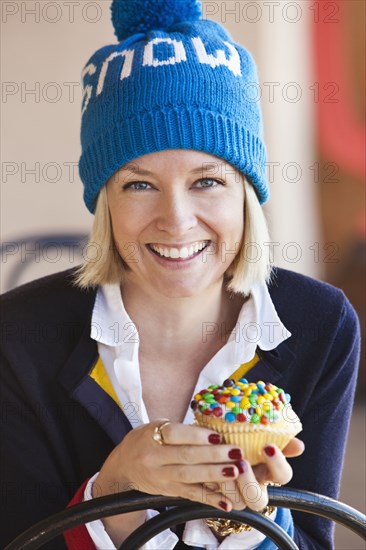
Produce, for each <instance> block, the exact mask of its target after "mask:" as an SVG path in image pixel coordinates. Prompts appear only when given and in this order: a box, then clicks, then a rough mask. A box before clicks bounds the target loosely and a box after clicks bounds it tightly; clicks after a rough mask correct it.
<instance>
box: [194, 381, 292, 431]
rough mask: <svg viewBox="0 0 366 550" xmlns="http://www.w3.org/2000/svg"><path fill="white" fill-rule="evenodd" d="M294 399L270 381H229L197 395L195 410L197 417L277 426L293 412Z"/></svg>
mask: <svg viewBox="0 0 366 550" xmlns="http://www.w3.org/2000/svg"><path fill="white" fill-rule="evenodd" d="M290 401H291V396H290V395H289V394H288V393H285V391H284V390H283V389H282V388H278V387H277V386H275V385H274V384H271V383H269V382H262V381H261V380H260V381H259V382H257V383H254V382H248V380H247V379H246V378H240V379H239V380H238V381H236V380H234V379H232V378H228V379H227V380H225V381H224V383H223V385H221V386H219V385H216V384H215V385H211V386H208V387H207V388H204V389H202V390H201V391H200V392H199V393H197V394H196V395H195V396H194V399H193V401H192V402H191V408H192V410H193V411H194V412H195V414H196V415H197V413H202V414H203V415H205V416H206V417H215V418H217V419H221V420H224V421H225V422H229V423H238V422H239V423H248V424H252V425H273V427H274V426H275V425H276V424H278V423H280V422H281V421H283V418H284V416H286V414H287V412H290V411H289V409H291V405H290Z"/></svg>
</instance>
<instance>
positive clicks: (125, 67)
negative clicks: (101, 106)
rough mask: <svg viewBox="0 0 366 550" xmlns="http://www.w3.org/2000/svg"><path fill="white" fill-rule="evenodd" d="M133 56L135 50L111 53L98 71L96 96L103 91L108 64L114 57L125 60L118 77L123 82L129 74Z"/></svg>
mask: <svg viewBox="0 0 366 550" xmlns="http://www.w3.org/2000/svg"><path fill="white" fill-rule="evenodd" d="M134 55H135V50H123V52H113V53H112V54H111V55H110V56H109V57H107V59H106V60H105V61H104V63H103V65H102V69H101V71H100V75H99V80H98V86H97V95H99V94H100V93H102V91H103V86H104V80H105V77H106V74H107V70H108V65H109V63H110V62H111V61H112V60H113V59H115V58H116V57H124V58H125V62H124V63H123V67H122V71H121V77H120V79H121V80H123V79H124V78H127V77H129V76H130V74H131V71H132V62H133V57H134Z"/></svg>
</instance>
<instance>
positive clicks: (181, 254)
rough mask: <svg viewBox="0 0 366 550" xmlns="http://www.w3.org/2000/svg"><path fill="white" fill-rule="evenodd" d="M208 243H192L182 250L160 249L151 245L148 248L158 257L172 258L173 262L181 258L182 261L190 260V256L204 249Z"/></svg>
mask: <svg viewBox="0 0 366 550" xmlns="http://www.w3.org/2000/svg"><path fill="white" fill-rule="evenodd" d="M207 242H208V241H204V242H200V243H194V244H192V245H191V246H190V247H189V248H188V247H186V246H183V247H182V248H180V249H178V248H175V247H174V248H162V247H161V246H159V245H153V244H151V245H150V247H151V248H152V249H153V250H154V251H155V252H157V253H158V254H159V255H160V256H164V257H165V258H172V259H174V260H176V259H178V258H182V259H183V260H185V259H187V258H190V257H191V256H194V255H195V254H197V252H199V251H200V250H202V249H203V248H205V246H206V245H207Z"/></svg>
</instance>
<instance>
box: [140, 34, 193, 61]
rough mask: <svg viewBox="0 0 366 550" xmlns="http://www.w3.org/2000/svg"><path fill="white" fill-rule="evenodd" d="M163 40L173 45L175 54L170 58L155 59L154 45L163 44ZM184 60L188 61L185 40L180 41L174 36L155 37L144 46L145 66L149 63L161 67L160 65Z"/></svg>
mask: <svg viewBox="0 0 366 550" xmlns="http://www.w3.org/2000/svg"><path fill="white" fill-rule="evenodd" d="M162 42H165V43H166V44H171V45H172V46H173V48H174V55H172V56H171V57H169V58H168V59H163V60H160V59H154V45H155V44H161V43H162ZM182 61H187V56H186V50H185V49H184V46H183V42H181V41H180V40H179V41H178V40H174V39H172V38H154V39H153V40H150V42H148V43H147V44H146V46H145V48H144V59H143V63H142V64H143V65H144V66H145V65H148V66H149V67H159V65H175V64H176V63H181V62H182Z"/></svg>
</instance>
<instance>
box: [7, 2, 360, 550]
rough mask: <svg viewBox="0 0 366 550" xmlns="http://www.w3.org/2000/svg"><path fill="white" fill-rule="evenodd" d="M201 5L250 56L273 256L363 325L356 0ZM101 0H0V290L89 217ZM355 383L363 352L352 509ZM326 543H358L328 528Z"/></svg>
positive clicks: (72, 236) (83, 228) (71, 262)
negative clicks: (84, 154) (86, 187)
mask: <svg viewBox="0 0 366 550" xmlns="http://www.w3.org/2000/svg"><path fill="white" fill-rule="evenodd" d="M130 1H133V0H130ZM202 4H203V18H212V19H214V20H216V21H219V22H221V23H223V24H224V25H225V26H226V27H227V28H228V29H229V31H230V33H231V34H232V36H233V38H234V39H235V40H236V41H238V42H240V43H242V44H243V45H245V46H246V47H247V48H248V49H249V50H250V51H251V52H252V54H253V56H254V58H255V59H256V61H257V64H258V68H259V76H260V87H258V88H257V89H253V90H252V91H253V94H257V98H258V100H260V101H261V103H262V107H263V112H264V126H265V138H266V143H267V146H268V156H269V162H268V167H267V169H268V177H269V180H270V185H271V199H270V201H269V203H268V206H266V207H265V209H266V213H267V216H268V219H269V222H270V228H271V235H272V238H273V243H274V244H273V247H272V251H273V259H274V262H275V264H277V265H279V266H281V267H285V268H288V269H292V270H295V271H299V272H301V273H305V274H307V275H310V276H313V277H316V278H320V279H323V280H326V281H329V282H331V283H332V284H335V285H336V286H339V287H341V288H342V289H343V290H344V291H345V292H346V294H347V296H348V297H349V299H350V300H351V302H352V303H353V305H354V307H355V308H356V310H357V312H358V314H359V316H360V320H361V324H362V330H363V334H364V332H365V313H364V309H365V290H364V281H365V152H364V147H365V34H364V29H365V2H364V1H363V0H335V1H327V0H315V1H310V0H309V1H308V0H297V1H287V0H277V1H275V0H269V1H265V0H256V1H245V0H241V1H230V0H227V1H219V0H216V1H208V0H207V1H206V0H205V1H204V2H203V3H202ZM158 5H159V0H157V9H158ZM109 8H110V2H109V0H96V1H89V0H79V1H76V0H75V1H67V0H54V1H51V0H50V1H48V0H40V1H33V0H25V1H21V0H9V1H7V0H2V2H1V77H2V95H1V118H2V122H1V137H2V139H1V236H2V258H1V264H0V267H1V278H0V284H1V291H5V290H7V289H9V288H11V287H13V286H16V285H18V284H21V283H23V282H25V281H27V280H31V279H34V278H36V277H39V276H41V275H44V274H47V273H50V272H55V271H60V270H62V269H66V268H68V267H70V266H75V265H78V264H79V263H80V259H81V258H82V255H83V254H85V249H83V248H82V247H81V248H78V246H77V245H78V243H79V240H80V238H81V237H82V236H83V235H85V234H87V233H88V231H89V228H90V225H91V221H92V217H91V216H90V215H89V214H88V212H87V210H86V208H85V206H84V204H83V201H82V185H81V183H80V180H79V177H78V170H77V162H78V157H79V152H80V146H79V123H80V105H81V96H82V89H81V83H80V75H81V71H82V68H83V66H84V64H85V63H86V62H87V60H88V58H89V56H90V55H91V54H92V53H93V52H94V51H95V50H96V49H97V48H99V47H100V46H104V45H106V44H108V43H113V42H115V37H114V35H113V30H112V25H111V23H110V11H109ZM254 97H255V96H254ZM45 237H48V241H46V244H45V245H44V247H43V248H42V247H41V245H40V242H39V241H38V242H37V239H39V238H45ZM62 245H65V246H62ZM364 384H365V363H364V361H363V362H362V365H361V371H360V383H359V388H358V403H359V408H358V409H357V412H356V413H355V418H358V424H357V433H358V435H357V436H356V435H353V432H351V442H352V447H351V446H350V447H349V451H348V455H347V463H346V469H345V480H346V481H345V482H344V488H343V489H342V490H344V491H345V492H344V493H342V497H343V500H346V501H347V502H348V503H349V504H351V505H354V506H357V507H359V508H360V509H364V508H365V418H364V408H363V399H364V389H363V390H362V388H364ZM355 426H356V424H355ZM360 434H361V436H360ZM352 438H353V439H352ZM355 455H356V460H359V462H356V463H355V462H353V461H354V460H355ZM347 468H348V470H347ZM355 469H357V479H356V478H355ZM351 470H352V472H353V477H352V476H350V477H347V475H348V472H350V473H352V472H351ZM342 537H345V538H342ZM337 545H338V546H337V548H344V549H347V550H352V549H356V548H365V546H364V545H363V546H362V542H360V541H359V540H358V539H357V537H353V536H352V535H349V534H348V533H347V534H343V533H341V532H340V534H339V535H338V542H337Z"/></svg>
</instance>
